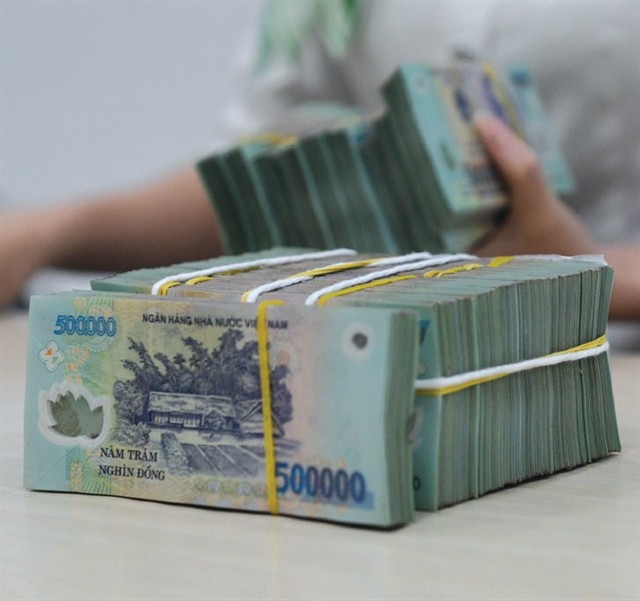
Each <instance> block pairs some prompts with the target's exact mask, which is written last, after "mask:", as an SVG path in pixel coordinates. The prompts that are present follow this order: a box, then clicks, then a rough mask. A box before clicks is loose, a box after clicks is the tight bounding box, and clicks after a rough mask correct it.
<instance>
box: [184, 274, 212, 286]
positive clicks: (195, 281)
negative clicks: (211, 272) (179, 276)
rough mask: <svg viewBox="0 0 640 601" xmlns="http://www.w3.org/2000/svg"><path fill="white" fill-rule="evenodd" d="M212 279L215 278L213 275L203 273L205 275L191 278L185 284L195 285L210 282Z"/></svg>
mask: <svg viewBox="0 0 640 601" xmlns="http://www.w3.org/2000/svg"><path fill="white" fill-rule="evenodd" d="M212 279H213V278H212V277H211V276H208V275H203V276H200V277H199V278H191V279H190V280H187V281H186V282H185V284H186V285H187V286H194V285H195V284H200V283H201V282H208V281H209V280H212Z"/></svg>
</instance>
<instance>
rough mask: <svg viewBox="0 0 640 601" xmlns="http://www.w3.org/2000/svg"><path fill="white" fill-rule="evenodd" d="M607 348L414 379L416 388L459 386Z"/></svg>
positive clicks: (580, 357) (581, 356)
mask: <svg viewBox="0 0 640 601" xmlns="http://www.w3.org/2000/svg"><path fill="white" fill-rule="evenodd" d="M608 350H609V343H608V342H604V343H602V344H601V345H599V346H596V347H594V348H591V349H587V350H583V351H573V352H567V353H556V354H552V355H547V356H545V357H537V358H535V359H527V360H525V361H518V362H517V363H507V364H506V365H499V366H497V367H487V368H485V369H477V370H475V371H470V372H467V373H464V374H458V375H455V376H445V377H441V378H429V379H425V380H416V383H415V387H416V389H429V390H438V389H443V388H450V387H453V386H460V385H464V384H467V383H469V382H473V381H474V380H483V379H484V378H491V377H493V376H507V375H510V374H515V373H517V372H521V371H526V370H529V369H535V368H536V367H547V366H550V365H559V364H560V363H568V362H570V361H579V360H580V359H586V358H587V357H594V356H595V355H599V354H600V353H604V352H606V351H608Z"/></svg>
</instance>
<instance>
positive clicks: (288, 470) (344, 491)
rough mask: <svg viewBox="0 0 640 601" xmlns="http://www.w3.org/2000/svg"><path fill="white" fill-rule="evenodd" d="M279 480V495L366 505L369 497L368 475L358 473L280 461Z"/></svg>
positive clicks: (278, 467) (277, 475)
mask: <svg viewBox="0 0 640 601" xmlns="http://www.w3.org/2000/svg"><path fill="white" fill-rule="evenodd" d="M276 480H277V489H278V492H279V493H286V492H289V491H291V492H292V493H293V494H294V495H298V496H308V497H312V498H316V499H324V500H327V501H338V502H341V503H349V502H355V503H362V502H364V500H365V499H366V496H367V483H366V481H365V478H364V476H363V475H362V474H361V473H360V472H358V471H355V472H353V473H351V474H349V473H347V471H346V470H343V469H339V470H336V471H334V470H332V469H331V468H328V467H324V468H322V469H318V468H317V467H315V466H313V465H310V466H304V465H300V464H299V463H294V464H293V465H289V463H288V462H286V461H278V462H276Z"/></svg>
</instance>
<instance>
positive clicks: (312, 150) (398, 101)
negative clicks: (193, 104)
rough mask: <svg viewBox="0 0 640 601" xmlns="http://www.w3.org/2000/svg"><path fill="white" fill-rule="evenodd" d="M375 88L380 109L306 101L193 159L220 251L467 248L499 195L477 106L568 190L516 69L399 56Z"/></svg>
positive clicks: (501, 199) (499, 202)
mask: <svg viewBox="0 0 640 601" xmlns="http://www.w3.org/2000/svg"><path fill="white" fill-rule="evenodd" d="M381 92H382V95H383V98H384V102H385V107H386V108H385V110H384V111H383V112H382V113H381V114H377V115H364V114H362V113H360V112H358V111H356V110H354V109H348V108H344V107H336V106H324V107H323V106H321V105H320V106H318V105H312V106H310V107H307V108H303V109H301V110H299V111H297V112H294V113H293V114H292V116H291V119H290V122H289V123H286V122H284V123H281V124H280V125H278V126H275V130H274V131H270V132H266V133H264V134H262V135H258V136H255V137H253V138H250V139H248V140H245V141H244V142H242V143H240V144H238V145H236V146H234V147H233V148H230V149H228V150H225V151H222V152H218V153H216V154H214V155H213V156H210V157H208V158H206V159H204V160H202V161H201V162H200V163H199V164H198V168H199V172H200V174H201V176H202V179H203V182H204V183H205V186H206V188H207V190H208V193H209V195H210V197H211V199H212V202H213V204H214V205H215V208H216V211H217V213H218V217H219V220H220V224H221V229H222V235H223V238H224V243H225V248H226V249H227V251H228V252H229V253H230V254H237V253H239V252H246V251H256V250H262V249H267V248H271V247H273V246H281V245H287V246H313V247H315V248H336V247H338V246H348V247H350V248H355V249H358V250H359V251H362V252H390V253H398V252H400V253H404V252H410V251H412V250H428V251H431V252H445V251H446V252H459V251H462V250H467V249H469V248H472V247H473V245H475V244H476V243H478V242H479V241H480V240H481V239H482V238H483V237H484V236H486V235H487V233H488V232H489V231H490V230H491V228H492V227H494V226H495V223H496V220H497V219H498V218H499V216H500V215H501V214H502V211H503V209H504V208H505V204H506V202H507V201H506V197H505V194H504V191H503V187H502V184H501V181H500V178H499V176H498V174H497V173H496V172H495V170H494V168H493V166H492V165H491V163H490V161H489V159H488V156H487V154H486V153H485V151H484V148H483V146H482V143H481V142H480V140H479V138H478V136H477V134H476V132H475V129H474V125H473V117H474V115H476V114H478V113H492V114H494V115H496V116H498V117H499V118H501V119H502V120H504V121H505V122H506V123H507V124H508V125H509V126H511V127H512V128H513V129H514V130H515V131H516V132H517V133H519V134H520V135H521V136H522V137H523V138H524V139H525V140H526V141H527V142H528V143H529V144H530V145H531V146H532V147H534V148H535V149H536V150H537V152H538V154H539V157H540V162H541V165H542V167H543V171H544V173H545V174H546V176H547V179H548V181H549V183H550V185H551V186H552V187H553V188H554V189H555V190H556V191H558V192H559V193H561V192H567V191H569V190H571V188H572V185H573V184H572V179H571V175H570V173H569V170H568V168H567V165H566V163H565V161H564V159H563V157H562V155H561V153H560V151H559V148H558V145H557V144H556V143H555V141H554V138H553V135H552V132H551V129H550V127H549V123H548V121H547V119H546V116H545V113H544V109H543V107H542V104H541V101H540V98H539V96H538V94H537V93H536V90H535V87H534V86H533V84H532V79H531V75H530V73H529V71H528V70H527V69H526V68H524V67H514V68H511V69H508V70H507V71H506V72H504V73H501V74H500V75H498V74H497V72H496V71H495V70H494V69H493V68H492V67H490V66H488V65H486V64H480V63H477V62H472V61H461V62H459V63H456V64H454V65H452V66H450V67H447V68H434V67H430V66H428V65H425V64H409V65H404V66H402V67H400V68H399V69H398V70H397V71H396V72H395V73H394V74H393V76H392V77H391V78H390V79H389V81H388V82H387V83H386V84H385V85H384V86H383V88H382V90H381Z"/></svg>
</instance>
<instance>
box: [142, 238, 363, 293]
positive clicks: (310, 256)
mask: <svg viewBox="0 0 640 601" xmlns="http://www.w3.org/2000/svg"><path fill="white" fill-rule="evenodd" d="M355 254H357V252H356V251H355V250H351V249H350V248H337V249H335V250H326V251H319V252H312V253H304V254H301V255H287V256H281V257H271V258H267V259H256V260H254V261H245V262H243V263H230V264H228V265H217V266H216V267H209V268H207V269H200V270H198V271H189V272H186V273H179V274H176V275H170V276H167V277H166V278H162V279H161V280H159V281H158V282H156V283H155V284H154V285H153V286H152V288H151V294H155V295H157V294H158V291H159V290H160V289H161V288H162V286H164V285H166V284H169V283H171V282H180V283H181V282H186V281H187V280H190V279H191V278H201V277H208V276H211V275H214V274H216V273H222V272H225V271H230V270H234V269H250V268H251V267H262V266H269V265H286V264H287V263H298V262H300V261H307V260H309V261H311V260H315V259H326V258H329V257H336V256H339V255H355Z"/></svg>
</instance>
